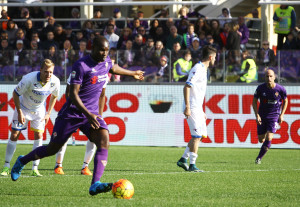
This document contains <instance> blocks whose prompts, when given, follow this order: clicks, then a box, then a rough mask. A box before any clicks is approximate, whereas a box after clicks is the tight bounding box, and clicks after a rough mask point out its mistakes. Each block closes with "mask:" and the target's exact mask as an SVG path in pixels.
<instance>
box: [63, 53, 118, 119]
mask: <svg viewBox="0 0 300 207" xmlns="http://www.w3.org/2000/svg"><path fill="white" fill-rule="evenodd" d="M111 67H112V62H111V59H110V58H109V56H107V58H106V60H105V61H104V62H101V63H97V62H95V61H94V60H93V59H92V58H91V56H90V55H87V56H85V57H83V58H81V59H79V60H78V61H77V62H75V63H74V65H73V68H72V72H71V81H70V84H79V85H80V90H79V93H78V95H79V97H80V99H81V101H82V103H83V105H84V106H85V107H86V108H87V110H88V111H89V112H91V113H93V114H98V113H99V97H100V95H101V92H102V89H103V86H104V85H105V84H106V81H107V80H108V79H107V76H108V72H109V70H110V69H111ZM58 116H64V117H69V118H72V117H85V116H84V114H83V113H82V112H80V111H79V110H78V109H77V107H76V106H75V105H74V104H72V102H71V99H70V98H69V99H68V100H67V102H66V103H65V104H64V106H63V107H62V109H61V110H60V112H59V114H58Z"/></svg>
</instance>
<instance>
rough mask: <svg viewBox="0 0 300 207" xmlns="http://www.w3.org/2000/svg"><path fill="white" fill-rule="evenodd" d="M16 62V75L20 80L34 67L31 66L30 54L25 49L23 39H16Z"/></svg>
mask: <svg viewBox="0 0 300 207" xmlns="http://www.w3.org/2000/svg"><path fill="white" fill-rule="evenodd" d="M14 64H15V66H16V67H17V68H16V77H17V79H18V80H19V79H20V78H21V77H22V76H23V75H25V74H27V73H29V72H31V70H32V68H31V67H29V66H30V65H29V55H28V53H27V51H26V50H25V49H24V44H23V40H21V39H18V40H17V41H16V53H15V55H14Z"/></svg>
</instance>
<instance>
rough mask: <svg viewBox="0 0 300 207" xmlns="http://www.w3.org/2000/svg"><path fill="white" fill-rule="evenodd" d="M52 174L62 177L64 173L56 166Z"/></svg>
mask: <svg viewBox="0 0 300 207" xmlns="http://www.w3.org/2000/svg"><path fill="white" fill-rule="evenodd" d="M54 173H55V174H58V175H64V174H65V172H64V171H63V168H62V167H59V166H56V167H55V168H54Z"/></svg>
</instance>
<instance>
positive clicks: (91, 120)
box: [87, 114, 102, 129]
mask: <svg viewBox="0 0 300 207" xmlns="http://www.w3.org/2000/svg"><path fill="white" fill-rule="evenodd" d="M87 118H88V121H89V123H90V124H91V126H92V128H93V129H99V128H100V123H99V122H98V120H97V118H99V119H102V118H101V117H100V116H98V115H96V114H89V116H88V117H87Z"/></svg>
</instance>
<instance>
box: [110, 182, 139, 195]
mask: <svg viewBox="0 0 300 207" xmlns="http://www.w3.org/2000/svg"><path fill="white" fill-rule="evenodd" d="M112 194H113V196H114V197H115V198H119V199H130V198H131V197H132V196H133V194H134V188H133V185H132V183H131V182H130V181H129V180H126V179H121V180H118V181H117V182H115V183H114V184H113V186H112Z"/></svg>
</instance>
